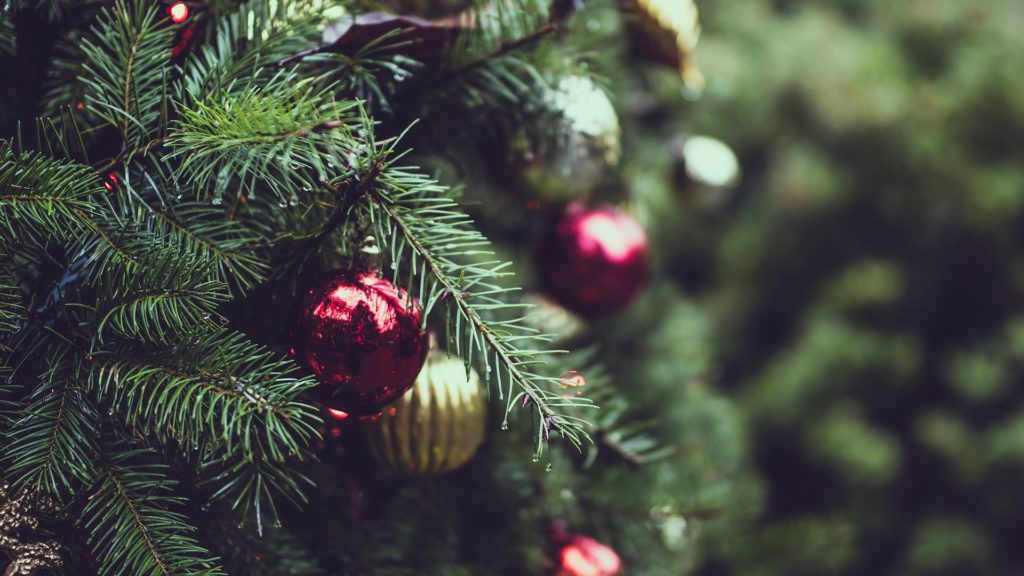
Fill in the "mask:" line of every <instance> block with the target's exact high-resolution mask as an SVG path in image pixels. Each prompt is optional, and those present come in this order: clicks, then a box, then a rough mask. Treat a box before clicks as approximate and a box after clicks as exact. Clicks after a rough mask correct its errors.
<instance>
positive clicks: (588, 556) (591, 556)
mask: <svg viewBox="0 0 1024 576" xmlns="http://www.w3.org/2000/svg"><path fill="white" fill-rule="evenodd" d="M558 563H559V566H558V571H557V572H556V574H557V575H558V576H615V575H616V574H618V573H619V571H620V570H622V560H620V559H619V555H618V554H616V553H615V550H613V549H612V548H611V546H608V545H607V544H602V543H601V542H598V541H597V540H594V539H593V538H590V537H589V536H581V535H573V536H569V537H568V540H567V541H566V542H565V544H563V545H562V546H561V548H559V550H558Z"/></svg>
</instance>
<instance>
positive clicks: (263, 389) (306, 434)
mask: <svg viewBox="0 0 1024 576" xmlns="http://www.w3.org/2000/svg"><path fill="white" fill-rule="evenodd" d="M296 371H297V368H296V366H295V364H294V362H292V361H290V360H288V359H286V358H280V357H278V356H276V355H274V354H273V353H271V352H270V351H268V350H266V349H264V348H262V347H260V346H257V345H255V344H252V343H251V342H249V341H248V340H247V339H246V338H245V337H244V336H243V335H241V334H237V333H230V332H223V333H218V334H213V335H209V336H207V337H206V338H204V339H202V340H199V341H193V342H186V343H183V344H182V345H181V346H180V347H179V348H176V349H174V350H171V351H169V353H167V354H164V355H161V357H160V358H147V357H143V356H138V355H132V354H130V353H128V352H124V353H113V352H112V353H100V354H97V355H95V356H94V358H93V374H92V382H93V386H94V388H95V389H96V390H97V392H98V394H99V395H100V397H101V398H102V399H103V400H104V401H106V402H109V403H110V405H111V406H112V408H113V409H114V410H115V411H116V412H117V413H118V414H119V415H120V416H121V418H122V419H123V420H124V422H125V423H126V424H127V425H128V426H130V427H132V428H135V429H138V430H141V431H143V432H145V433H147V434H151V435H154V436H155V437H156V438H158V439H161V440H162V441H163V442H165V443H166V442H167V441H168V440H169V439H173V440H175V443H176V445H177V446H178V448H179V449H180V450H181V451H182V455H183V456H184V457H185V458H186V459H187V460H190V461H194V460H196V459H195V458H194V453H193V451H195V450H199V449H200V448H202V450H201V454H200V456H199V460H198V462H196V463H197V465H198V467H199V469H200V471H201V473H202V475H203V476H204V477H205V478H206V480H205V482H204V483H205V484H208V485H211V486H212V487H213V488H214V490H215V492H214V495H213V497H214V498H217V499H223V500H225V501H227V502H229V504H230V505H231V507H232V508H233V509H235V510H237V511H238V512H239V513H241V514H245V513H248V512H249V511H254V512H255V515H256V518H257V522H258V525H260V526H261V525H262V514H263V513H264V512H267V513H269V514H270V515H271V517H272V518H276V516H277V512H276V505H275V503H274V500H275V499H276V498H277V497H279V496H280V497H284V498H285V499H287V500H288V501H291V502H295V503H298V502H302V501H305V496H304V495H303V488H304V486H305V485H308V484H309V482H308V480H306V479H305V478H304V477H303V476H302V475H301V474H300V473H298V472H297V471H296V470H295V469H294V464H295V463H297V462H301V461H303V460H306V459H310V458H311V455H310V453H309V445H310V442H311V441H312V440H313V439H314V438H317V437H318V433H317V432H316V428H315V427H316V425H317V424H318V423H319V422H320V420H319V417H318V416H317V414H316V411H315V409H314V408H313V407H312V406H310V405H307V404H303V403H300V402H299V401H298V400H297V398H298V396H299V395H300V394H301V393H302V392H304V391H305V390H308V389H309V388H311V387H312V386H314V385H315V382H314V381H313V380H312V379H311V378H300V377H298V376H297V374H296Z"/></svg>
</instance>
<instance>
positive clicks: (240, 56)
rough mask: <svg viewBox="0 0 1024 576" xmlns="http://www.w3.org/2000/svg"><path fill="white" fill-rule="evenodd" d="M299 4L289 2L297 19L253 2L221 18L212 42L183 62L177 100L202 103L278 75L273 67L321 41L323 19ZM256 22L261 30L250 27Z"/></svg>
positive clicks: (263, 0) (256, 0) (261, 1)
mask: <svg viewBox="0 0 1024 576" xmlns="http://www.w3.org/2000/svg"><path fill="white" fill-rule="evenodd" d="M302 4H303V2H292V3H291V6H292V7H293V8H295V9H296V12H297V13H298V14H297V15H292V16H283V17H273V16H271V15H270V14H269V12H270V8H269V3H268V2H267V1H266V0H252V1H250V2H247V3H246V4H243V5H242V6H240V7H239V10H238V12H236V13H234V14H230V15H228V16H226V17H224V18H222V19H221V21H220V22H219V23H218V25H217V32H216V38H217V40H216V42H212V43H209V44H204V45H202V46H201V47H199V48H198V50H196V52H195V54H194V55H193V56H192V57H191V58H189V59H188V60H187V61H186V63H185V68H184V72H183V77H182V90H181V94H180V96H179V99H180V100H182V101H185V102H187V101H190V100H191V99H193V98H195V99H198V100H205V99H207V98H209V97H212V96H218V95H222V94H224V93H240V92H245V91H247V90H250V89H252V88H255V87H258V86H262V85H265V84H266V83H268V82H269V81H270V80H271V79H272V78H273V76H274V74H276V70H273V69H272V68H271V65H272V64H273V63H275V62H277V61H279V60H280V59H281V58H283V57H286V56H287V55H289V54H292V53H294V52H296V51H299V50H303V49H305V48H306V47H308V46H309V45H310V44H311V43H313V42H315V41H317V40H318V39H319V37H320V32H321V29H322V21H323V16H322V15H321V13H320V11H317V10H312V9H307V10H303V9H302ZM257 19H258V20H257ZM254 20H255V21H258V22H260V26H258V27H256V26H253V25H252V22H253V21H254Z"/></svg>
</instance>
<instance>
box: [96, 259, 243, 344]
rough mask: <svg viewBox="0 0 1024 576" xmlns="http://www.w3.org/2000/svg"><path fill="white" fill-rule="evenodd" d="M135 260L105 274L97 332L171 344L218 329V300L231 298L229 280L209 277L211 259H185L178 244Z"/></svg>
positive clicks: (98, 306) (98, 307) (98, 336)
mask: <svg viewBox="0 0 1024 576" xmlns="http://www.w3.org/2000/svg"><path fill="white" fill-rule="evenodd" d="M138 262H139V265H138V266H134V267H131V268H129V269H117V268H115V269H111V270H110V271H108V272H107V273H106V274H104V275H103V277H102V279H101V281H100V286H101V287H102V288H101V290H102V291H101V293H100V296H99V298H98V301H97V305H96V309H97V317H98V320H99V322H98V324H97V326H96V329H95V333H96V336H97V338H98V339H99V342H100V343H102V342H103V337H104V332H105V330H108V329H109V330H112V331H113V332H114V333H116V334H119V335H121V336H124V337H127V338H133V339H137V340H144V341H147V342H153V343H157V344H173V343H175V342H178V341H180V340H181V339H183V338H185V337H187V336H189V335H193V334H196V333H197V332H201V331H203V330H206V331H209V330H213V329H216V327H217V325H218V323H219V322H220V319H221V317H220V315H218V314H217V312H216V309H217V306H218V305H219V304H221V303H222V302H226V301H227V300H229V299H230V294H229V293H228V290H227V285H225V284H223V283H221V282H217V281H215V280H211V279H210V277H211V276H212V273H211V269H212V265H211V263H210V262H209V261H204V260H191V261H190V260H188V259H187V258H184V257H183V254H182V251H181V250H179V249H178V247H177V246H172V247H169V248H162V249H158V250H155V251H151V252H150V253H148V254H143V255H141V256H140V258H139V260H138Z"/></svg>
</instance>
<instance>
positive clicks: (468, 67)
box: [436, 22, 560, 84]
mask: <svg viewBox="0 0 1024 576" xmlns="http://www.w3.org/2000/svg"><path fill="white" fill-rule="evenodd" d="M559 28H560V26H559V25H558V24H556V23H554V22H549V23H548V24H545V25H543V26H541V27H540V28H538V29H536V30H534V31H533V32H531V33H529V34H527V35H526V36H523V37H522V38H519V39H517V40H513V41H512V42H507V43H505V44H502V45H501V46H500V47H498V49H497V50H495V51H493V52H491V53H490V54H487V55H485V56H481V57H480V58H477V59H476V60H473V61H472V62H469V63H468V64H465V65H463V66H460V67H458V68H456V69H454V70H450V71H449V72H448V73H447V74H445V75H443V76H441V77H440V78H439V79H438V80H437V82H436V83H437V84H442V83H445V82H450V81H452V80H454V79H455V78H458V77H460V76H465V75H466V74H468V73H470V72H472V71H473V70H476V69H477V68H480V67H481V66H484V65H486V64H487V63H488V62H490V61H491V60H494V59H495V58H501V57H502V56H505V55H506V54H508V53H510V52H514V51H516V50H519V49H521V48H525V47H527V46H529V45H530V44H534V43H536V42H539V41H540V40H541V39H542V38H544V37H545V36H547V35H549V34H554V33H555V32H557V31H558V29H559Z"/></svg>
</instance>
